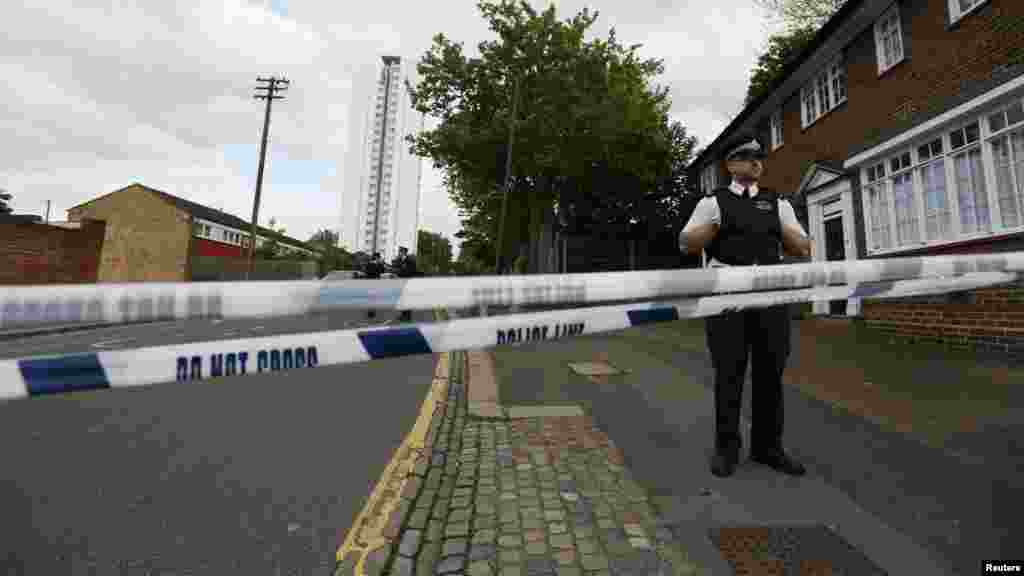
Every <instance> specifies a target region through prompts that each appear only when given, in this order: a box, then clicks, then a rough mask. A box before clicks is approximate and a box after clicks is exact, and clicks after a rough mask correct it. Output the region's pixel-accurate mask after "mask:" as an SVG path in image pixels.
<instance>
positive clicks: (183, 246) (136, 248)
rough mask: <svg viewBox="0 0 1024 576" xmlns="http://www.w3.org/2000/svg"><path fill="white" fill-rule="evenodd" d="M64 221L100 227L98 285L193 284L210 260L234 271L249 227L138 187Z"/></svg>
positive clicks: (294, 247)
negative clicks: (90, 222)
mask: <svg viewBox="0 0 1024 576" xmlns="http://www.w3.org/2000/svg"><path fill="white" fill-rule="evenodd" d="M68 218H69V220H71V221H79V220H83V219H92V220H100V221H103V222H105V223H106V234H105V237H104V239H103V248H102V253H101V256H100V263H99V271H98V274H97V276H98V278H97V281H99V282H135V281H162V282H181V281H187V280H195V279H199V278H196V275H197V273H196V267H195V264H196V262H197V261H198V260H201V259H206V260H209V259H211V258H216V259H217V260H216V261H217V262H220V263H221V265H223V266H225V267H232V268H237V267H239V266H240V265H241V264H242V263H243V262H244V261H245V257H246V256H247V254H248V246H249V236H250V226H249V224H248V223H247V222H245V221H244V220H242V219H241V218H238V217H237V216H233V215H231V214H227V213H224V212H221V211H219V210H214V209H213V208H209V207H206V206H203V205H201V204H196V203H195V202H190V201H188V200H185V199H184V198H179V197H177V196H174V195H171V194H168V193H166V192H161V191H160V190H156V189H153V188H149V187H147V186H143V185H142V184H138V183H135V184H131V185H129V186H126V187H125V188H121V189H119V190H115V191H114V192H110V193H109V194H105V195H103V196H99V197H97V198H93V199H92V200H89V201H88V202H84V203H82V204H79V205H77V206H74V207H72V208H70V209H69V210H68ZM257 232H258V233H257V244H256V245H257V246H260V245H262V244H263V243H264V242H266V241H268V240H271V239H272V240H275V241H277V242H278V243H279V244H280V245H281V246H282V247H284V248H285V249H288V250H291V251H295V252H299V253H302V254H307V255H309V256H310V257H315V256H316V255H317V251H316V250H315V249H314V248H312V247H310V246H308V245H307V244H306V243H304V242H301V241H299V240H296V239H294V238H289V237H288V236H285V235H282V234H278V233H276V232H274V231H271V230H268V229H266V228H262V227H257Z"/></svg>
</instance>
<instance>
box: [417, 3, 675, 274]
mask: <svg viewBox="0 0 1024 576" xmlns="http://www.w3.org/2000/svg"><path fill="white" fill-rule="evenodd" d="M477 6H478V8H479V10H480V12H481V14H482V15H483V17H484V19H486V20H487V22H488V24H489V26H490V29H491V30H492V31H493V32H494V33H495V34H496V35H497V39H495V40H491V41H487V42H483V43H481V44H480V45H479V46H478V48H479V53H480V56H479V57H478V58H467V57H466V55H465V54H464V53H463V46H462V44H461V43H458V42H453V41H451V40H449V39H448V38H447V37H445V36H444V35H443V34H438V35H437V36H435V37H434V41H433V45H432V46H431V48H430V49H429V50H428V51H427V53H426V54H424V55H423V57H422V59H421V60H420V62H419V64H418V66H417V70H418V72H419V76H420V78H421V81H420V82H419V84H417V85H416V86H408V87H407V88H408V90H409V92H410V95H411V98H412V101H413V104H414V106H415V108H416V109H417V110H418V111H420V112H423V113H426V114H429V115H431V116H433V117H435V118H437V119H438V120H439V122H438V124H437V126H436V128H434V129H433V130H430V131H427V132H424V133H421V134H419V135H417V136H415V137H409V138H408V142H409V143H410V145H411V148H412V150H413V152H414V153H415V154H418V155H420V156H423V157H429V158H431V159H432V161H433V164H434V167H435V168H437V169H440V170H442V171H443V172H444V174H445V186H446V187H447V189H448V192H449V194H450V196H451V198H452V200H453V202H454V203H455V205H456V206H457V207H458V208H459V211H460V214H461V216H462V219H463V221H462V223H463V229H462V231H461V232H460V238H462V240H463V244H462V251H463V252H464V253H467V257H468V258H472V259H474V260H477V261H484V262H486V261H493V258H494V250H495V244H496V242H495V240H496V239H497V235H498V229H499V217H500V213H501V197H502V194H501V191H502V189H503V185H504V182H505V173H504V172H505V157H506V154H507V152H508V138H509V130H510V127H511V126H512V124H513V123H514V127H515V139H514V143H513V146H512V166H513V168H512V178H511V186H510V191H509V214H508V220H507V222H506V230H507V232H506V238H505V242H503V246H504V247H505V250H504V251H503V252H505V253H506V254H507V255H511V256H513V257H514V256H515V254H516V252H517V251H518V245H519V244H521V243H522V242H524V241H526V240H534V239H536V238H537V237H538V236H539V235H540V234H541V233H542V230H544V229H545V227H546V226H551V225H553V220H554V218H553V215H554V212H555V209H556V208H557V209H558V210H559V213H560V217H561V219H562V220H563V221H565V222H566V223H567V224H568V225H570V226H571V227H575V228H577V229H587V230H590V229H595V228H601V227H608V226H611V227H616V226H619V227H621V226H624V225H626V224H627V223H628V222H629V221H630V220H631V219H635V218H636V217H637V216H638V215H639V216H640V217H647V216H646V215H648V214H657V213H658V210H656V209H650V210H646V211H644V208H643V207H645V206H656V205H657V203H658V202H663V201H664V199H663V198H664V197H669V196H672V195H673V194H677V195H678V194H680V193H681V188H680V186H681V185H682V184H684V183H685V177H686V176H685V173H684V172H683V170H681V169H679V166H680V165H685V163H686V162H685V161H688V159H689V154H691V153H692V149H693V142H694V139H693V138H692V137H687V136H686V131H685V129H684V128H683V127H682V126H681V125H679V124H678V123H673V122H670V120H669V117H668V110H669V107H670V101H669V98H668V90H667V89H666V88H662V87H657V86H653V79H654V78H655V77H656V76H657V75H658V74H660V73H661V72H662V63H661V61H660V60H655V59H647V60H645V59H642V58H640V56H639V55H638V54H637V51H638V49H639V48H640V45H633V46H629V47H626V46H624V45H622V44H621V43H620V42H619V40H618V39H617V37H616V34H615V31H614V30H612V31H611V32H610V33H609V35H608V37H607V38H604V39H601V38H598V39H594V40H590V41H585V40H584V36H585V34H586V33H587V31H588V30H589V29H590V27H591V26H592V25H593V23H594V22H595V20H596V19H597V13H596V12H593V13H592V12H590V11H589V10H587V9H584V10H582V11H581V12H578V13H577V14H576V15H575V16H573V17H572V18H571V19H569V20H566V21H560V20H557V19H556V17H555V11H554V9H553V8H549V9H548V10H546V11H545V12H543V13H538V12H536V11H535V10H534V9H533V8H532V7H531V6H530V5H529V4H528V3H526V2H522V1H513V0H484V1H481V2H480V3H478V5H477ZM517 94H518V106H514V103H513V98H514V97H515V96H516V95H517ZM513 108H517V109H518V113H517V114H516V118H512V110H513ZM488 252H490V254H488ZM488 256H490V259H488ZM511 259H512V258H509V260H511Z"/></svg>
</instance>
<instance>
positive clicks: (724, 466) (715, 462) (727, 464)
mask: <svg viewBox="0 0 1024 576" xmlns="http://www.w3.org/2000/svg"><path fill="white" fill-rule="evenodd" d="M737 460H739V458H737V457H736V455H735V454H730V453H727V452H715V455H714V456H713V457H712V458H711V473H712V474H714V475H715V476H718V477H719V478H725V477H727V476H732V474H733V472H735V471H736V462H737Z"/></svg>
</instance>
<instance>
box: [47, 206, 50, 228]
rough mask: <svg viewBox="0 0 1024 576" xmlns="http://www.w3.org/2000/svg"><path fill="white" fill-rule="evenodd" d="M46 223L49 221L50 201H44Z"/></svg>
mask: <svg viewBox="0 0 1024 576" xmlns="http://www.w3.org/2000/svg"><path fill="white" fill-rule="evenodd" d="M46 223H47V224H49V223H50V201H49V200H47V201H46Z"/></svg>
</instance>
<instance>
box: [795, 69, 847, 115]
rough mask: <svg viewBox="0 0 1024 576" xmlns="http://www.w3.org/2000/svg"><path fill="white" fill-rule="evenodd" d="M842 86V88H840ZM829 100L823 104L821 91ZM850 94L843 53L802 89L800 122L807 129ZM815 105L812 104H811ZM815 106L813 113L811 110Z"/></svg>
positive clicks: (844, 100)
mask: <svg viewBox="0 0 1024 576" xmlns="http://www.w3.org/2000/svg"><path fill="white" fill-rule="evenodd" d="M840 88H841V90H840ZM822 91H824V97H825V99H826V100H827V101H828V102H827V103H828V105H827V106H823V104H824V102H822V99H821V93H822ZM848 94H849V82H848V80H847V77H846V62H845V61H844V60H843V55H842V54H838V55H836V57H835V58H833V59H832V60H831V61H829V63H828V65H826V66H825V69H824V70H822V71H820V72H818V73H817V74H815V76H814V78H812V79H811V80H810V82H808V83H807V84H805V85H804V86H803V88H801V89H800V123H801V128H803V129H805V130H806V129H807V128H809V127H811V126H812V125H813V124H814V123H815V122H817V121H818V120H820V119H821V118H823V117H825V116H826V115H828V113H829V112H832V111H833V110H835V109H836V108H838V107H839V106H841V105H842V104H843V103H844V102H846V100H847V98H848ZM809 104H811V105H813V106H811V105H809ZM811 108H813V113H811V112H810V110H811Z"/></svg>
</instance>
